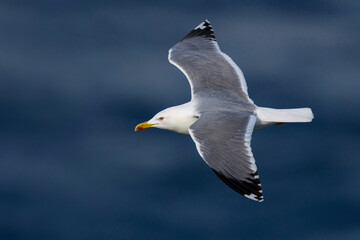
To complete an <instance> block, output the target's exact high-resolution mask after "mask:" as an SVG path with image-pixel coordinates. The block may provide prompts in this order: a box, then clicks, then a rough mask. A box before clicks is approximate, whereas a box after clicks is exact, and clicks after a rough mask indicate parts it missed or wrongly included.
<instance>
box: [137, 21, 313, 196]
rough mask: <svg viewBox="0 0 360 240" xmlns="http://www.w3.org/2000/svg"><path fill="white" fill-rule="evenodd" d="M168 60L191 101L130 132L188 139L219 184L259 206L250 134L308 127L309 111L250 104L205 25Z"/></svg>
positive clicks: (229, 61)
mask: <svg viewBox="0 0 360 240" xmlns="http://www.w3.org/2000/svg"><path fill="white" fill-rule="evenodd" d="M168 58H169V61H170V63H172V64H173V65H175V66H176V67H177V68H179V69H180V70H181V71H182V72H183V73H184V74H185V76H186V78H187V79H188V81H189V83H190V86H191V100H190V101H189V102H187V103H185V104H181V105H178V106H174V107H170V108H167V109H165V110H163V111H161V112H159V113H157V114H156V115H155V116H154V117H153V118H152V119H150V120H149V121H147V122H143V123H140V124H138V125H137V126H136V128H135V131H140V130H143V129H146V128H150V127H155V128H160V129H166V130H170V131H174V132H178V133H182V134H187V135H190V136H191V138H192V140H193V141H194V142H195V145H196V149H197V151H198V152H199V154H200V156H201V157H202V158H203V160H204V161H205V162H206V163H207V164H208V165H209V167H210V168H211V169H212V170H213V171H214V172H215V174H216V175H217V176H218V177H219V178H220V179H221V180H222V181H223V182H225V183H226V184H227V185H228V186H229V187H230V188H232V189H233V190H235V191H236V192H238V193H240V194H242V195H244V196H245V197H247V198H249V199H252V200H255V201H258V202H262V201H263V200H264V197H263V191H262V188H261V182H260V178H259V174H258V171H257V167H256V164H255V159H254V156H253V153H252V151H251V146H250V142H251V135H252V132H253V130H255V129H259V128H263V127H267V126H271V125H280V124H283V123H292V122H311V121H312V119H313V118H314V115H313V113H312V111H311V109H310V108H293V109H274V108H265V107H259V106H257V105H255V103H254V102H253V101H252V100H251V99H250V97H249V94H248V90H247V85H246V82H245V78H244V75H243V73H242V71H241V70H240V68H239V67H238V66H237V65H236V64H235V63H234V61H233V60H232V59H231V58H230V57H229V56H228V55H226V54H225V53H223V52H222V51H221V50H220V48H219V45H218V44H217V42H216V39H215V35H214V30H213V28H212V26H211V24H210V22H209V21H208V20H205V21H203V22H202V23H200V24H199V25H198V26H197V27H195V28H194V29H193V30H192V31H191V32H189V33H188V34H187V35H186V36H185V37H184V38H183V39H182V40H181V41H180V42H178V43H177V44H176V45H175V46H173V47H172V48H171V49H170V50H169V55H168Z"/></svg>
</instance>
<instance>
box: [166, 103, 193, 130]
mask: <svg viewBox="0 0 360 240" xmlns="http://www.w3.org/2000/svg"><path fill="white" fill-rule="evenodd" d="M171 112H172V114H171V118H170V121H169V123H168V125H167V128H166V129H168V130H170V131H174V132H178V133H182V134H187V135H189V127H190V126H191V125H192V124H193V123H194V122H196V120H197V119H198V116H197V115H196V110H195V106H194V104H193V103H192V102H188V103H185V104H182V105H178V106H175V107H172V108H171Z"/></svg>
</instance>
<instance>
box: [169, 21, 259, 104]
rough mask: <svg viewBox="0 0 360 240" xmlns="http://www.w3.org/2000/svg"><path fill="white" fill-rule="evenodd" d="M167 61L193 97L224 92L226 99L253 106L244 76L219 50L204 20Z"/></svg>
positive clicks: (208, 25)
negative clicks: (249, 103)
mask: <svg viewBox="0 0 360 240" xmlns="http://www.w3.org/2000/svg"><path fill="white" fill-rule="evenodd" d="M210 33H211V35H210ZM169 61H170V63H172V64H174V65H175V66H176V67H178V68H179V69H180V70H181V71H182V72H183V73H184V74H185V75H186V77H187V79H188V81H189V83H190V86H191V91H192V97H194V96H196V95H198V94H200V95H201V96H204V94H205V95H211V94H213V93H214V92H223V91H226V92H227V94H228V96H229V97H235V98H242V99H244V100H246V101H247V102H251V103H253V101H252V100H251V99H250V98H249V96H248V92H247V85H246V82H245V78H244V75H243V73H242V72H241V70H240V68H239V67H238V66H237V65H236V64H235V63H234V62H233V60H232V59H231V58H230V57H229V56H227V55H226V54H224V53H223V52H221V51H220V48H219V46H218V44H217V42H216V40H215V35H214V34H213V30H212V27H211V25H210V23H209V22H208V21H207V20H206V21H204V22H203V23H201V24H200V25H199V26H198V27H196V28H195V29H194V30H193V31H191V32H190V33H189V34H188V35H187V36H185V38H184V39H183V40H182V41H180V42H179V43H177V44H176V45H175V46H174V47H172V48H171V49H170V50H169Z"/></svg>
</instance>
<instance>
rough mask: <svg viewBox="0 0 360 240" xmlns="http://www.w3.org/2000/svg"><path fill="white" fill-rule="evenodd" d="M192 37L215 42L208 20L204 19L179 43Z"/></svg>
mask: <svg viewBox="0 0 360 240" xmlns="http://www.w3.org/2000/svg"><path fill="white" fill-rule="evenodd" d="M193 37H204V38H207V39H209V40H212V41H216V39H215V34H214V30H213V28H212V26H211V24H210V22H209V20H207V19H205V20H204V21H203V22H202V23H200V24H199V25H198V26H197V27H195V28H194V29H193V30H192V31H191V32H189V33H188V34H187V35H186V36H185V37H184V38H183V39H182V40H181V41H183V40H184V39H189V38H193Z"/></svg>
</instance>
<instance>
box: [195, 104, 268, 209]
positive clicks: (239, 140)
mask: <svg viewBox="0 0 360 240" xmlns="http://www.w3.org/2000/svg"><path fill="white" fill-rule="evenodd" d="M255 122H256V116H255V115H251V114H248V113H246V112H243V113H234V112H226V111H224V112H213V113H211V112H209V113H205V114H203V115H201V116H200V118H199V120H197V121H196V122H195V123H194V124H193V125H191V126H190V129H189V132H190V135H191V137H192V139H193V140H194V141H195V144H196V147H197V150H198V152H199V154H200V155H201V157H202V158H203V159H204V160H205V162H206V163H207V164H208V165H209V166H210V167H211V168H212V169H213V171H214V172H215V173H216V175H218V176H219V177H220V178H221V180H223V181H224V182H225V183H226V184H227V185H228V186H230V187H231V188H232V189H233V190H235V191H236V192H238V193H240V194H242V195H244V196H246V197H248V198H250V199H253V200H256V201H260V202H261V201H263V195H262V189H261V183H260V179H259V175H258V173H257V167H256V165H255V159H254V157H253V154H252V152H251V147H250V141H251V134H252V131H253V129H254V125H255Z"/></svg>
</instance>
